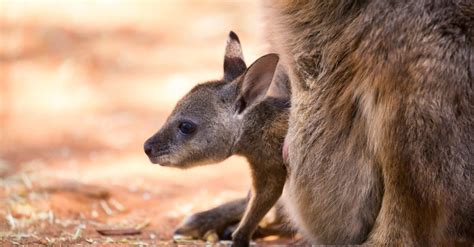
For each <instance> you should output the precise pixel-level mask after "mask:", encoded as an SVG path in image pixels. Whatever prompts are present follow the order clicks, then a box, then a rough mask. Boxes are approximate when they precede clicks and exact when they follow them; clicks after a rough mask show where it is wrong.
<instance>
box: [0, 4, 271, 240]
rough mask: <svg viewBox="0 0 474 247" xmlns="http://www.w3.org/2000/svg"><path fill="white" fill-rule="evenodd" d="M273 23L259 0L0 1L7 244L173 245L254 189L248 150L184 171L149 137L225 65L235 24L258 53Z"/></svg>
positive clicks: (0, 187)
mask: <svg viewBox="0 0 474 247" xmlns="http://www.w3.org/2000/svg"><path fill="white" fill-rule="evenodd" d="M260 23H261V22H260V21H259V15H258V6H257V4H256V3H255V1H252V0H238V1H236V0H235V1H221V0H215V1H210V0H199V1H198V0H194V1H192V0H188V1H184V0H160V1H154V0H135V1H132V0H57V1H53V0H29V1H27V0H0V244H1V243H9V244H17V243H21V244H72V243H83V244H86V243H131V244H147V243H148V244H150V243H151V244H157V243H158V244H162V243H168V242H170V238H171V234H172V231H173V229H174V228H175V227H176V225H177V224H178V223H179V222H180V221H181V220H182V219H183V218H184V217H185V216H189V215H190V214H192V213H194V212H198V211H201V210H206V209H209V208H211V207H213V206H217V205H219V204H221V203H223V202H225V201H228V200H230V199H234V198H238V197H244V196H246V191H247V189H248V188H249V186H250V177H249V174H248V168H247V164H246V162H245V161H244V160H243V159H242V158H238V157H237V158H236V157H233V158H231V159H229V160H227V161H225V162H223V163H222V164H218V165H212V166H206V167H201V168H196V169H192V170H186V171H183V170H175V169H171V168H163V167H160V166H156V165H152V164H151V163H150V162H149V161H148V159H147V157H146V155H145V154H144V153H143V148H142V147H143V142H144V141H145V140H146V139H147V138H148V137H149V136H151V135H152V134H153V133H154V132H156V131H157V130H158V129H159V128H160V126H161V124H162V123H163V122H164V120H165V119H166V117H167V116H168V114H169V113H170V112H171V110H172V108H173V107H174V104H175V103H176V102H177V100H178V99H179V98H180V97H182V96H183V95H184V94H185V93H186V92H187V91H188V90H189V89H190V88H191V87H193V86H194V85H195V84H196V83H199V82H203V81H206V80H210V79H219V78H221V77H222V66H223V55H224V46H225V41H226V39H227V34H228V33H229V31H230V30H234V31H235V32H236V33H237V34H238V35H239V36H240V39H241V41H242V45H243V49H244V55H245V57H246V60H247V63H250V62H252V61H253V60H254V59H255V58H257V57H258V56H260V55H262V54H263V53H264V51H265V46H264V42H263V40H264V39H263V37H261V36H259V33H261V25H260ZM110 228H113V229H117V228H133V229H139V230H140V233H139V234H138V235H134V236H114V237H106V236H102V235H100V234H99V233H98V232H97V229H110Z"/></svg>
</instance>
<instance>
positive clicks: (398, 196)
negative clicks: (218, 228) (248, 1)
mask: <svg viewBox="0 0 474 247" xmlns="http://www.w3.org/2000/svg"><path fill="white" fill-rule="evenodd" d="M263 10H264V11H265V15H266V18H267V30H268V31H269V33H268V37H269V39H270V42H271V44H272V45H273V49H274V51H276V52H277V53H279V54H280V57H281V61H282V63H283V64H284V65H285V67H286V69H287V70H288V73H289V76H290V81H291V88H292V98H291V104H292V108H291V113H290V120H289V130H288V136H287V140H288V150H289V152H288V153H289V174H290V175H289V178H288V180H287V184H286V186H285V191H284V198H285V202H286V203H287V204H286V208H287V209H288V212H289V215H290V218H291V219H293V220H294V223H295V225H296V226H297V227H298V228H299V229H300V231H301V232H302V233H303V234H304V235H305V236H306V237H307V238H308V239H309V240H310V241H312V242H313V243H320V244H360V243H364V242H365V243H368V244H374V245H376V246H378V245H414V246H431V245H446V244H452V243H453V242H459V241H460V242H471V243H472V241H474V88H473V87H474V82H473V74H474V48H473V47H474V46H473V42H474V30H473V29H474V3H473V2H472V1H470V0H464V1H450V0H448V1H436V0H433V1H428V0H408V1H387V0H372V1H362V0H337V1H336V0H328V1H309V0H307V1H306V0H302V1H284V0H276V1H273V0H266V1H264V4H263Z"/></svg>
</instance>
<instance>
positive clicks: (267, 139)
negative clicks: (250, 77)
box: [235, 99, 289, 162]
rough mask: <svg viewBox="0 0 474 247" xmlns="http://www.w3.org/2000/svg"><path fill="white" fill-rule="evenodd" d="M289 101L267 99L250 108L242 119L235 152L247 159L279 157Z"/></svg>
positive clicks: (286, 125)
mask: <svg viewBox="0 0 474 247" xmlns="http://www.w3.org/2000/svg"><path fill="white" fill-rule="evenodd" d="M288 115H289V102H288V101H282V100H277V99H268V100H266V101H264V102H262V103H260V104H259V105H257V106H255V107H254V108H253V109H251V111H250V112H248V114H246V116H245V117H244V119H243V125H242V130H241V135H240V138H239V140H238V142H237V145H236V148H235V154H237V155H241V156H245V157H246V158H247V159H249V161H251V160H254V161H257V160H260V161H259V162H262V161H261V159H268V158H272V157H273V159H275V158H274V157H281V149H282V146H283V141H284V138H285V135H286V131H287V129H288Z"/></svg>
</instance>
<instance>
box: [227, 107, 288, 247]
mask: <svg viewBox="0 0 474 247" xmlns="http://www.w3.org/2000/svg"><path fill="white" fill-rule="evenodd" d="M288 115H289V101H288V100H286V99H283V100H282V99H277V98H267V99H266V100H265V101H263V102H261V103H260V104H258V105H256V106H255V107H254V108H253V109H251V110H250V111H249V113H248V114H246V115H245V116H244V118H245V119H244V120H243V121H244V122H245V123H246V124H245V126H244V128H243V133H242V138H241V139H240V140H239V142H238V144H237V149H236V151H235V153H236V154H238V155H241V156H244V157H245V158H246V159H247V160H248V162H249V165H250V170H251V173H252V191H251V193H252V194H254V195H255V196H253V197H251V199H250V200H253V201H250V202H249V203H248V205H249V206H248V208H247V210H246V214H244V216H243V218H242V221H254V222H253V223H252V225H255V226H257V225H258V223H259V222H260V220H261V219H262V218H263V216H265V214H266V213H267V212H268V211H269V210H270V209H271V208H272V207H273V205H274V204H275V203H276V202H277V200H278V199H279V197H280V195H281V193H282V190H283V186H284V185H285V180H286V176H287V171H286V168H285V166H284V163H283V157H282V155H281V150H282V147H283V141H284V138H285V134H286V131H287V128H288ZM275 195H278V196H275ZM249 212H254V213H249ZM251 230H252V231H253V230H255V229H251ZM236 232H238V229H237V231H236ZM252 233H253V232H244V233H243V234H242V239H241V240H239V241H241V243H239V244H240V245H242V244H243V243H245V242H246V243H247V244H248V241H249V240H250V239H249V238H250V237H251V235H252ZM234 237H238V238H239V237H240V236H234ZM243 245H245V244H243Z"/></svg>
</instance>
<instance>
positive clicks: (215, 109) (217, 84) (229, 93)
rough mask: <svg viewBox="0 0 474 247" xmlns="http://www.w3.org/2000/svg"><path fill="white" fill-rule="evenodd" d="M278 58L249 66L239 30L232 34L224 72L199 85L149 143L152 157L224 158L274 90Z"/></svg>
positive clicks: (195, 161) (174, 161)
mask: <svg viewBox="0 0 474 247" xmlns="http://www.w3.org/2000/svg"><path fill="white" fill-rule="evenodd" d="M277 63H278V56H277V55H276V54H268V55H265V56H263V57H261V58H259V59H258V60H257V61H255V62H254V63H253V64H252V65H251V66H250V67H249V68H247V66H246V64H245V62H244V58H243V55H242V49H241V46H240V42H239V39H238V37H237V35H236V34H235V33H233V32H231V33H230V34H229V38H228V40H227V46H226V52H225V56H224V78H223V79H221V80H215V81H209V82H206V83H202V84H199V85H197V86H195V87H194V88H193V89H192V90H191V91H190V92H189V93H188V94H187V95H185V96H184V97H183V98H182V99H181V100H180V101H179V102H178V103H177V105H176V107H175V108H174V110H173V112H172V113H171V115H170V116H169V117H168V119H167V120H166V123H165V124H164V125H163V126H162V127H161V129H160V130H159V131H158V132H157V133H156V134H155V135H153V136H152V137H150V138H149V139H148V140H147V141H146V142H145V145H144V149H145V153H146V154H147V155H148V157H149V158H150V161H151V162H152V163H155V164H160V165H164V166H173V167H178V168H189V167H193V166H197V165H202V164H207V163H215V162H219V161H222V160H224V159H226V158H228V157H229V156H231V155H232V154H233V152H234V148H235V145H236V144H237V143H238V141H239V138H240V135H241V129H242V126H243V125H244V124H245V122H244V120H243V119H244V117H243V116H244V114H246V112H248V110H249V109H250V108H251V107H252V106H253V105H255V104H256V103H258V102H260V101H261V100H262V99H263V98H264V97H265V95H266V94H267V93H268V92H269V90H268V89H269V88H270V85H271V82H272V79H273V74H274V72H275V69H276V66H277Z"/></svg>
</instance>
